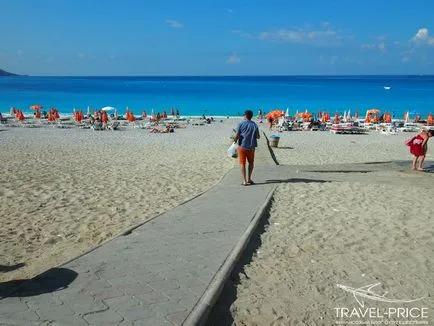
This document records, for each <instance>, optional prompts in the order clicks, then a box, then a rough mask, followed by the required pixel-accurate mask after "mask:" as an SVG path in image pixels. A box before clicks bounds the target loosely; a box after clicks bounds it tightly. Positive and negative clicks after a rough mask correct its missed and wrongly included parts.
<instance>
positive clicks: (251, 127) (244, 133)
mask: <svg viewBox="0 0 434 326" xmlns="http://www.w3.org/2000/svg"><path fill="white" fill-rule="evenodd" d="M252 117H253V112H252V111H251V110H247V111H245V112H244V121H242V122H241V123H239V124H238V126H237V127H236V129H234V132H235V135H234V138H233V143H234V144H238V149H237V150H238V158H239V163H240V167H241V176H242V179H243V181H242V185H243V186H248V185H253V184H255V182H254V181H253V180H252V173H253V169H254V161H255V150H256V147H257V146H258V142H257V140H258V139H259V138H260V133H259V127H258V125H257V124H256V123H255V122H254V121H252ZM433 135H434V130H433V129H429V130H423V131H422V132H420V133H419V134H417V135H416V136H414V137H412V138H411V139H409V140H408V141H406V145H407V146H409V147H410V153H411V154H412V155H413V156H414V157H413V162H412V169H413V170H415V171H425V170H424V168H423V163H424V160H425V156H426V153H427V150H428V140H429V139H430V138H431V137H432V136H433ZM246 162H247V163H248V168H247V170H246Z"/></svg>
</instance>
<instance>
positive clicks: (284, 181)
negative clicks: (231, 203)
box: [250, 178, 332, 186]
mask: <svg viewBox="0 0 434 326" xmlns="http://www.w3.org/2000/svg"><path fill="white" fill-rule="evenodd" d="M326 182H332V181H329V180H315V179H304V178H290V179H268V180H266V181H265V182H255V183H254V184H253V185H250V186H255V185H265V184H270V183H326Z"/></svg>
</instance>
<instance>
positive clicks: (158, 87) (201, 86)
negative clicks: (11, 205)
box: [0, 76, 434, 118]
mask: <svg viewBox="0 0 434 326" xmlns="http://www.w3.org/2000/svg"><path fill="white" fill-rule="evenodd" d="M385 87H386V88H387V87H390V89H388V90H387V89H385ZM33 104H41V105H43V106H44V108H47V109H49V108H50V107H56V108H57V109H58V110H59V111H60V112H61V113H64V114H71V113H72V110H73V108H76V109H83V110H84V111H86V109H87V107H88V106H90V107H91V108H92V109H99V108H102V107H104V106H114V107H116V108H117V110H118V112H119V113H123V112H125V109H126V107H127V106H128V107H129V108H130V109H131V110H133V112H134V114H136V115H140V114H141V112H142V111H143V110H146V111H147V112H148V113H150V112H151V109H154V112H155V113H157V112H162V111H163V110H164V109H166V111H167V112H168V113H169V112H170V108H172V107H174V108H178V109H179V111H180V113H181V115H184V116H193V115H203V114H205V115H206V116H236V115H240V114H241V113H242V112H243V111H244V110H246V109H252V110H253V111H254V112H255V114H256V112H257V110H258V109H259V108H261V109H262V110H263V112H268V111H270V110H273V109H277V108H279V109H283V110H286V108H288V107H289V111H290V114H294V113H295V112H296V111H297V110H298V111H300V112H301V111H305V110H308V111H309V112H314V113H316V112H319V111H328V112H330V113H331V114H334V113H335V112H340V113H343V112H344V110H348V109H351V112H352V113H354V112H355V111H358V112H359V114H360V115H361V116H363V115H364V113H365V111H366V110H367V109H370V108H378V109H380V110H381V111H383V112H384V111H390V112H392V114H394V116H395V117H396V118H400V117H402V115H403V113H404V112H405V111H410V112H411V113H413V114H418V113H419V114H421V115H422V117H425V116H426V115H427V114H428V113H429V112H433V113H434V76H238V77H232V76H231V77H27V76H19V77H0V111H1V112H5V113H8V112H9V110H10V107H12V106H14V107H17V108H20V109H22V110H23V111H24V112H31V111H30V110H29V106H31V105H33Z"/></svg>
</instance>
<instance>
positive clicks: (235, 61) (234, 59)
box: [226, 52, 241, 65]
mask: <svg viewBox="0 0 434 326" xmlns="http://www.w3.org/2000/svg"><path fill="white" fill-rule="evenodd" d="M240 62H241V58H240V57H239V56H238V54H237V53H236V52H234V53H232V54H231V55H230V56H229V58H228V59H227V60H226V63H227V64H228V65H234V64H238V63H240Z"/></svg>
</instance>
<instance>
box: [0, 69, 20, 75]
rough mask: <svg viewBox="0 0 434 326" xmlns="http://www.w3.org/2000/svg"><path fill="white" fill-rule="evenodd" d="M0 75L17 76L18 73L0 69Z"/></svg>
mask: <svg viewBox="0 0 434 326" xmlns="http://www.w3.org/2000/svg"><path fill="white" fill-rule="evenodd" d="M0 76H18V75H17V74H13V73H11V72H7V71H4V70H2V69H0Z"/></svg>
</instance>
